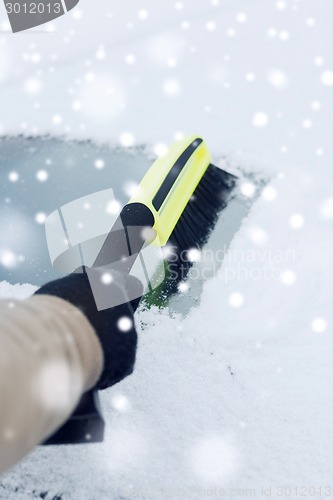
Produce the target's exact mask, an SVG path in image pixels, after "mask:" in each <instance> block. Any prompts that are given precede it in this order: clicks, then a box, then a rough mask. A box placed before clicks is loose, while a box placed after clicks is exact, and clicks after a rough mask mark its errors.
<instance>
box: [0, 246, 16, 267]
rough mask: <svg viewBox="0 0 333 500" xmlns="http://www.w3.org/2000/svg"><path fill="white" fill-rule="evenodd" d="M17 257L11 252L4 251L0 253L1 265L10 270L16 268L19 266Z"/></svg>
mask: <svg viewBox="0 0 333 500" xmlns="http://www.w3.org/2000/svg"><path fill="white" fill-rule="evenodd" d="M17 260H18V259H17V256H16V255H15V254H14V252H12V251H11V250H3V251H1V252H0V264H1V265H2V266H3V267H7V268H9V269H11V268H14V267H15V266H16V264H17Z"/></svg>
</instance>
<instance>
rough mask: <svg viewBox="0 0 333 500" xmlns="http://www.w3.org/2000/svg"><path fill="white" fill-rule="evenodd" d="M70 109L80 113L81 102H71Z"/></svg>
mask: <svg viewBox="0 0 333 500" xmlns="http://www.w3.org/2000/svg"><path fill="white" fill-rule="evenodd" d="M72 109H73V110H74V111H81V109H82V102H81V101H73V102H72Z"/></svg>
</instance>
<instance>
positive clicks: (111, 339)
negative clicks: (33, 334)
mask: <svg viewBox="0 0 333 500" xmlns="http://www.w3.org/2000/svg"><path fill="white" fill-rule="evenodd" d="M95 272H96V279H98V278H99V276H100V275H98V272H99V271H98V269H96V270H94V269H90V270H89V277H90V279H92V277H94V273H95ZM112 276H113V280H112V282H111V283H110V284H108V286H107V287H106V288H105V290H106V292H105V293H108V294H116V295H117V298H118V299H119V297H120V298H121V302H122V304H121V305H118V306H115V307H111V308H110V309H105V310H103V311H98V309H97V306H96V303H95V299H94V295H93V292H92V289H91V285H90V282H89V279H88V275H87V274H86V269H85V268H81V269H79V270H77V271H75V273H73V274H70V275H69V276H66V277H65V278H61V279H58V280H56V281H52V282H50V283H47V284H46V285H44V286H42V287H41V288H40V289H39V290H38V291H37V292H36V294H37V295H40V294H42V295H53V296H56V297H60V298H61V299H64V300H67V301H68V302H70V303H71V304H73V305H74V306H76V307H78V308H79V309H80V310H81V311H82V312H83V313H84V314H85V316H86V317H87V319H88V320H89V322H90V323H91V325H92V326H93V328H94V329H95V332H96V334H97V336H98V338H99V340H100V343H101V346H102V349H103V353H104V369H103V372H102V375H101V378H100V380H99V381H98V383H97V385H96V389H106V388H107V387H110V386H112V385H114V384H116V383H117V382H119V381H120V380H122V379H123V378H125V377H126V376H128V375H130V374H131V373H132V372H133V369H134V363H135V355H136V347H137V333H136V329H135V324H134V318H133V316H134V313H135V311H136V309H137V307H138V305H139V302H140V299H141V296H142V293H143V286H142V284H141V282H140V281H139V280H138V279H136V278H134V277H132V276H129V275H125V274H122V273H119V272H116V271H113V272H112ZM129 291H130V293H131V297H138V299H136V300H132V301H131V302H130V301H129V298H128V292H129ZM122 318H126V320H125V322H124V321H123V322H120V323H119V320H120V319H122ZM123 323H125V325H126V328H125V329H124V328H122V324H123Z"/></svg>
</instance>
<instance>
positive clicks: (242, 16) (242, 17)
mask: <svg viewBox="0 0 333 500" xmlns="http://www.w3.org/2000/svg"><path fill="white" fill-rule="evenodd" d="M236 19H237V21H238V22H239V23H245V22H246V21H247V15H246V14H245V12H239V13H238V14H237V16H236Z"/></svg>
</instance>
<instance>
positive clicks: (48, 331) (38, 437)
mask: <svg viewBox="0 0 333 500" xmlns="http://www.w3.org/2000/svg"><path fill="white" fill-rule="evenodd" d="M103 365H104V362H103V351H102V346H101V343H100V341H99V339H98V337H97V335H96V333H95V330H94V328H93V326H92V324H91V323H90V322H89V321H88V319H87V318H86V316H85V315H84V314H83V313H82V312H81V311H80V310H79V308H77V307H75V306H74V305H72V304H70V303H69V302H68V301H67V300H66V301H65V300H62V299H61V298H58V297H54V296H50V295H35V296H34V297H32V298H30V299H28V300H26V301H13V300H2V301H0V473H1V472H4V471H5V470H7V469H8V468H9V467H11V466H12V465H14V464H15V463H16V462H18V461H19V460H20V459H21V458H22V457H23V456H24V455H26V454H27V453H28V452H29V451H31V450H32V449H33V448H34V447H35V446H36V445H38V444H40V443H42V442H43V441H44V440H45V439H46V438H47V437H49V436H50V435H51V434H52V433H53V432H54V431H55V430H57V429H58V428H59V427H60V426H61V425H62V424H63V423H64V422H65V421H66V420H67V419H68V418H69V416H70V415H71V414H72V412H73V410H74V409H75V407H76V405H77V404H78V402H79V399H80V397H81V396H82V394H83V393H84V392H86V391H87V390H88V389H90V388H92V387H93V386H95V385H96V383H97V382H98V380H99V379H100V376H101V373H102V371H103Z"/></svg>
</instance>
